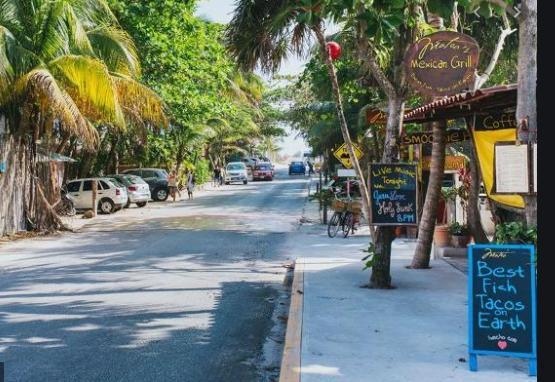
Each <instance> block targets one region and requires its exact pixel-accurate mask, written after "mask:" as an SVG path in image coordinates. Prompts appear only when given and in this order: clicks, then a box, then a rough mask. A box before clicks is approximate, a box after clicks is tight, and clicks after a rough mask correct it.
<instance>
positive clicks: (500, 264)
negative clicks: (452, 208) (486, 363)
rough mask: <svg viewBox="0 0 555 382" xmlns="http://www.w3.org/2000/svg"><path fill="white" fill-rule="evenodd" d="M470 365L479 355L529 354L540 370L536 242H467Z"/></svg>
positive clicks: (473, 367)
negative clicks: (473, 243) (537, 344)
mask: <svg viewBox="0 0 555 382" xmlns="http://www.w3.org/2000/svg"><path fill="white" fill-rule="evenodd" d="M468 270H469V272H468V275H469V277H468V327H469V354H470V361H469V367H470V370H472V371H476V370H478V359H477V356H478V355H501V356H510V357H519V358H528V359H529V374H530V375H536V362H537V361H536V359H537V355H536V354H537V353H536V352H537V349H536V268H535V264H534V246H533V245H512V244H507V245H505V244H503V245H493V244H492V245H484V244H480V245H471V246H469V247H468Z"/></svg>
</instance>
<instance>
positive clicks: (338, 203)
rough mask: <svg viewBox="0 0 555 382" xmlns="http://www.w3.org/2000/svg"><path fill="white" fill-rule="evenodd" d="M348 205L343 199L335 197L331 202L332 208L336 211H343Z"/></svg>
mask: <svg viewBox="0 0 555 382" xmlns="http://www.w3.org/2000/svg"><path fill="white" fill-rule="evenodd" d="M346 207H347V204H346V203H345V202H344V201H342V200H337V199H335V200H332V202H331V208H332V209H333V210H334V211H339V212H341V211H344V210H345V208H346Z"/></svg>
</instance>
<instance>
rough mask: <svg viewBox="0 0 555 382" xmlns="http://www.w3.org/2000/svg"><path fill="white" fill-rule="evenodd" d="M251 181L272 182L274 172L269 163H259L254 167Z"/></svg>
mask: <svg viewBox="0 0 555 382" xmlns="http://www.w3.org/2000/svg"><path fill="white" fill-rule="evenodd" d="M252 177H253V180H274V170H272V165H271V164H270V163H259V164H257V165H256V166H254V170H253V172H252Z"/></svg>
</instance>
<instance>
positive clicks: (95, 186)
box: [92, 179, 97, 217]
mask: <svg viewBox="0 0 555 382" xmlns="http://www.w3.org/2000/svg"><path fill="white" fill-rule="evenodd" d="M96 191H97V180H96V179H93V180H92V212H93V217H95V216H96Z"/></svg>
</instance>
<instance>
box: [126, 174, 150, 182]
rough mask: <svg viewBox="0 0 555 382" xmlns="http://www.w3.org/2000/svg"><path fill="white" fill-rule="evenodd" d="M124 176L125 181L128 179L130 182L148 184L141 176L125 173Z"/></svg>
mask: <svg viewBox="0 0 555 382" xmlns="http://www.w3.org/2000/svg"><path fill="white" fill-rule="evenodd" d="M122 178H123V180H124V181H127V182H128V183H129V184H146V182H145V181H144V180H143V178H141V177H140V176H135V175H125V176H123V177H122Z"/></svg>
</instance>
